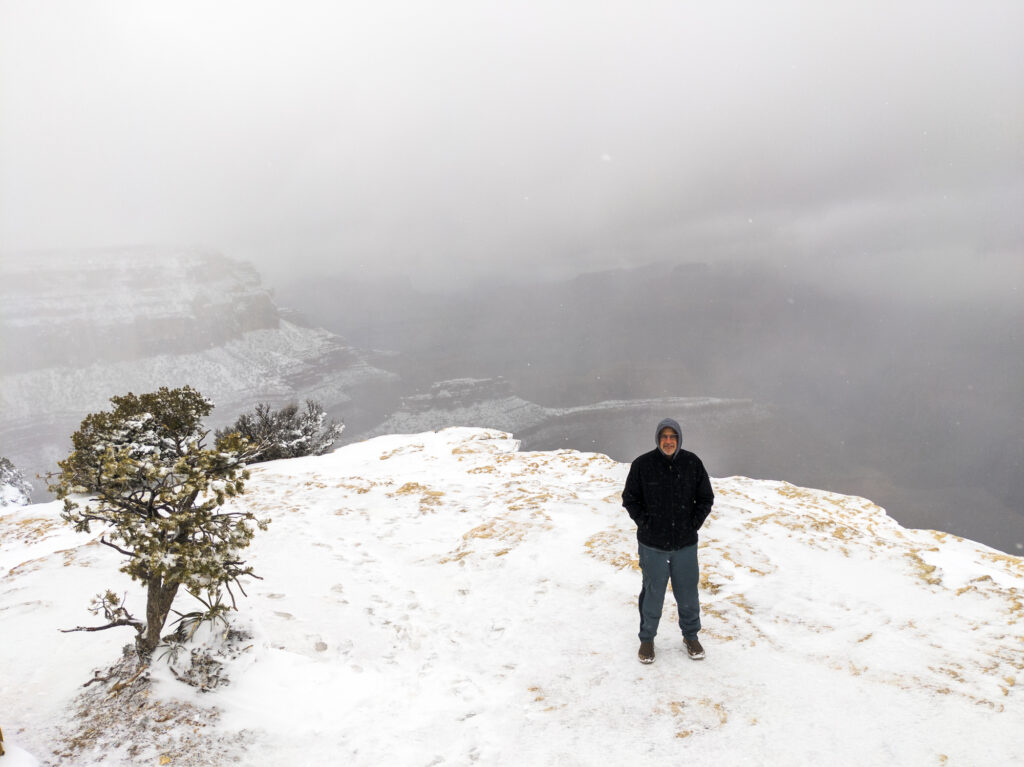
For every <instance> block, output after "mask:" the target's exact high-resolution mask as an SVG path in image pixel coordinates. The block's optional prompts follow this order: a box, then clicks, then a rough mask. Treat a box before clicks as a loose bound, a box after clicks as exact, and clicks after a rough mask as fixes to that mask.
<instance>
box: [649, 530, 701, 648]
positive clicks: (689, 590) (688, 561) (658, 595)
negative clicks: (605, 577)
mask: <svg viewBox="0 0 1024 767" xmlns="http://www.w3.org/2000/svg"><path fill="white" fill-rule="evenodd" d="M638 546H639V549H640V571H641V572H642V573H643V576H644V583H643V587H642V588H641V590H640V641H641V642H650V641H653V639H654V636H655V635H656V634H657V633H658V623H659V622H660V621H661V609H662V607H663V606H664V604H665V587H666V586H667V585H668V579H669V578H671V579H672V593H673V594H674V595H675V598H676V607H677V608H678V610H679V630H680V631H682V632H683V636H684V637H686V638H687V639H695V638H696V636H697V632H698V631H700V598H699V596H698V594H697V582H698V581H699V580H700V571H699V570H698V568H697V544H694V545H693V546H687V547H686V548H684V549H678V550H676V551H662V550H661V549H652V548H651V547H650V546H644V545H643V544H642V543H639V544H638Z"/></svg>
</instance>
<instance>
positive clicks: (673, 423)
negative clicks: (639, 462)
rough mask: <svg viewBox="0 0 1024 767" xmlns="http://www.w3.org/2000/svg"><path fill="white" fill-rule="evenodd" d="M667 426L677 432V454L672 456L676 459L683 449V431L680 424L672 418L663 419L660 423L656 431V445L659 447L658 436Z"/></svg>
mask: <svg viewBox="0 0 1024 767" xmlns="http://www.w3.org/2000/svg"><path fill="white" fill-rule="evenodd" d="M666 426H668V427H670V428H672V429H674V430H675V432H676V435H677V436H678V437H679V440H678V441H677V442H676V452H675V453H673V454H672V457H673V458H675V457H676V453H678V452H679V450H680V449H681V448H682V447H683V430H682V429H680V428H679V424H678V423H677V422H676V421H675V420H674V419H672V418H662V419H661V421H660V422H659V423H658V428H657V429H655V430H654V444H655V446H657V445H658V435H659V434H661V430H662V429H664V428H665V427H666Z"/></svg>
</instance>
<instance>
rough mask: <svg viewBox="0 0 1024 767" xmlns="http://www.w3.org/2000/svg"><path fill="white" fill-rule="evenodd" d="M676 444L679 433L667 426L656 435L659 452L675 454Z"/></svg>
mask: <svg viewBox="0 0 1024 767" xmlns="http://www.w3.org/2000/svg"><path fill="white" fill-rule="evenodd" d="M678 445H679V435H678V434H676V433H675V431H673V430H672V429H669V428H667V427H666V428H664V429H662V430H661V434H659V435H658V449H659V450H661V452H663V453H664V454H665V455H668V456H672V455H675V454H676V447H677V446H678Z"/></svg>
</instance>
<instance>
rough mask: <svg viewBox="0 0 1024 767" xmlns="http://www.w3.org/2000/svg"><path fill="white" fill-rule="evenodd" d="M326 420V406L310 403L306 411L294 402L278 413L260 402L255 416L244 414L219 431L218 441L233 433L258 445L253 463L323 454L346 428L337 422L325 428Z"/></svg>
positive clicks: (308, 401) (251, 461)
mask: <svg viewBox="0 0 1024 767" xmlns="http://www.w3.org/2000/svg"><path fill="white" fill-rule="evenodd" d="M326 420H327V414H326V413H324V408H323V406H322V405H321V404H320V403H319V402H314V401H313V400H306V409H305V410H299V406H298V405H296V404H294V403H292V404H290V405H285V406H284V407H283V408H281V409H280V410H277V411H275V410H273V409H272V408H271V407H270V405H269V404H267V403H264V402H260V403H258V404H257V405H256V409H255V410H254V411H253V412H252V413H243V414H242V415H241V416H239V418H238V420H237V421H235V422H234V424H232V425H231V426H228V427H227V428H226V429H221V430H220V431H218V432H217V439H223V438H224V437H226V436H227V435H228V434H231V433H232V432H234V433H237V434H239V435H240V436H241V437H242V438H243V439H245V440H246V441H247V442H248V443H249V444H250V445H252V446H254V451H255V453H254V455H253V457H252V458H251V459H250V463H259V462H260V461H274V460H277V459H278V458H299V457H300V456H304V455H323V454H324V453H326V452H327V451H328V450H330V449H331V447H332V446H333V445H334V443H335V442H336V441H337V440H338V437H340V436H341V433H342V431H344V429H345V426H344V424H337V423H334V422H333V421H331V422H330V423H327V424H326V425H325V424H324V422H325V421H326Z"/></svg>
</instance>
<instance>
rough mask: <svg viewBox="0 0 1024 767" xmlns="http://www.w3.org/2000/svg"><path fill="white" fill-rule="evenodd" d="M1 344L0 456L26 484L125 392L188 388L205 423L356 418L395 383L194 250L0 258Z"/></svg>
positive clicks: (242, 274)
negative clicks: (208, 410) (285, 411)
mask: <svg viewBox="0 0 1024 767" xmlns="http://www.w3.org/2000/svg"><path fill="white" fill-rule="evenodd" d="M0 338H2V339H3V343H2V344H0V349H2V356H0V362H2V367H0V455H6V456H8V457H10V458H11V460H12V461H14V463H15V465H17V466H19V467H20V468H22V470H23V471H24V472H25V474H26V475H27V476H29V477H30V478H33V479H35V475H37V474H39V473H41V472H46V471H52V470H54V469H56V461H57V460H58V459H59V458H62V457H63V456H65V455H66V454H67V451H68V449H69V446H70V441H69V436H70V434H71V433H72V431H74V429H75V428H76V427H77V426H78V424H79V422H80V421H81V419H82V418H83V417H84V416H85V415H86V414H87V413H90V412H95V411H97V410H100V409H103V408H105V407H107V406H108V404H109V398H110V397H112V396H115V395H119V394H125V393H127V392H129V391H131V392H135V393H142V392H146V391H153V390H155V389H157V388H159V387H161V386H169V387H173V386H182V385H184V384H189V385H191V386H193V387H195V388H197V389H199V391H201V392H202V393H203V394H205V395H206V396H208V397H210V398H211V399H212V400H213V401H214V404H215V406H216V409H215V410H214V413H213V417H212V418H211V419H210V424H209V425H211V426H220V425H224V424H226V423H230V422H231V421H233V420H234V419H235V418H237V416H238V415H239V414H240V413H241V412H244V411H247V410H251V409H252V407H253V406H254V405H255V404H256V403H257V402H259V401H266V402H270V403H272V404H274V405H275V406H279V405H281V404H284V403H286V402H288V401H293V400H301V399H303V398H313V399H316V400H318V401H320V402H321V403H322V404H323V405H324V407H325V409H327V411H328V412H329V413H330V415H331V416H332V417H333V418H335V419H337V420H345V421H349V420H350V419H354V420H356V421H357V422H358V420H359V412H360V408H361V407H362V404H361V403H363V402H364V401H367V400H370V399H372V398H373V397H375V396H380V392H381V391H382V390H384V389H386V388H387V386H388V385H389V383H390V382H391V381H392V380H393V378H394V377H393V376H392V375H391V374H390V373H387V372H385V371H383V370H380V369H379V368H377V367H376V366H375V365H374V364H373V361H372V359H371V358H370V356H369V355H368V354H367V353H365V352H363V351H362V350H359V349H356V348H353V347H351V346H349V345H348V344H346V343H345V341H344V339H342V338H340V337H339V336H336V335H334V334H332V333H330V332H328V331H326V330H323V329H320V328H310V327H304V326H302V325H297V324H295V323H293V322H289V321H288V320H286V319H284V318H283V317H282V314H281V312H280V311H279V310H278V308H277V307H276V306H275V305H274V302H273V299H272V297H271V295H270V292H269V291H268V290H267V289H266V288H264V287H263V286H262V285H261V283H260V278H259V275H258V274H257V273H256V271H255V270H254V269H253V268H252V267H250V266H248V265H246V264H244V263H240V262H237V261H233V260H230V259H228V258H225V257H224V256H221V255H218V254H215V253H205V252H200V251H158V250H144V249H131V250H115V251H88V252H78V253H50V254H41V255H37V254H31V255H21V256H6V257H5V258H4V259H3V261H2V262H0ZM44 484H45V483H44V482H43V481H41V480H39V479H35V485H36V489H42V488H43V485H44Z"/></svg>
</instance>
